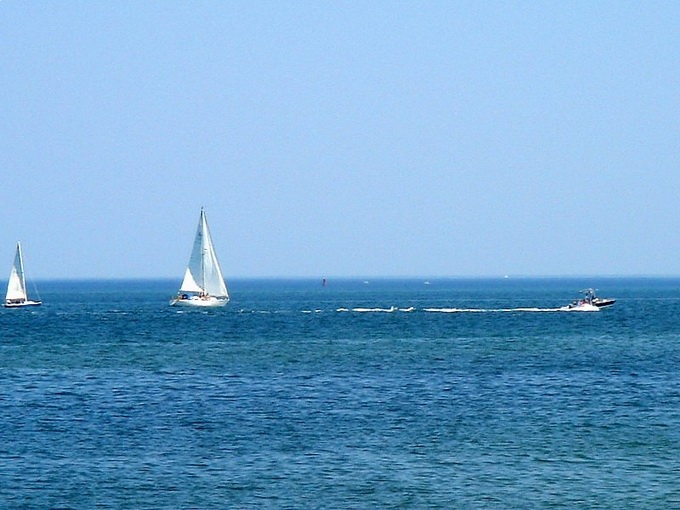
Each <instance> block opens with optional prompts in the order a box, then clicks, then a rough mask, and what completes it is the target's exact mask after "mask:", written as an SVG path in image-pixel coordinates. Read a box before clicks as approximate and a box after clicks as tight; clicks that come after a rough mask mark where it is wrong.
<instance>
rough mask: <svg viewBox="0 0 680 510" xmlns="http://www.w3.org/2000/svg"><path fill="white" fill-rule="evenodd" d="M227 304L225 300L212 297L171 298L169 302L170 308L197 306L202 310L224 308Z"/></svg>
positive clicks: (227, 300)
mask: <svg viewBox="0 0 680 510" xmlns="http://www.w3.org/2000/svg"><path fill="white" fill-rule="evenodd" d="M228 302H229V299H226V298H217V297H214V296H207V297H199V296H191V297H188V298H173V299H172V300H170V306H199V307H204V308H210V307H218V306H224V305H226V304H227V303H228Z"/></svg>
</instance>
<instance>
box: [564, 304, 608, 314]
mask: <svg viewBox="0 0 680 510" xmlns="http://www.w3.org/2000/svg"><path fill="white" fill-rule="evenodd" d="M564 310H566V311H568V312H599V311H600V309H599V308H598V307H597V306H595V305H591V304H590V303H578V304H571V305H568V306H566V307H564Z"/></svg>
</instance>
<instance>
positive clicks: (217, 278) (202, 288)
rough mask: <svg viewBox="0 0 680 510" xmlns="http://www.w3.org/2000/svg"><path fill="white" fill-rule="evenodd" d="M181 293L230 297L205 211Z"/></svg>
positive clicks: (202, 213)
mask: <svg viewBox="0 0 680 510" xmlns="http://www.w3.org/2000/svg"><path fill="white" fill-rule="evenodd" d="M180 291H181V292H205V293H207V294H209V295H211V296H215V297H224V298H228V297H229V293H228V292H227V286H226V284H225V283H224V276H223V275H222V269H221V268H220V264H219V262H218V260H217V254H216V253H215V248H214V247H213V243H212V237H211V236H210V230H209V229H208V221H207V220H206V217H205V212H204V211H203V209H201V217H200V219H199V221H198V228H197V229H196V238H195V239H194V247H193V249H192V250H191V257H189V265H188V266H187V270H186V272H185V273H184V280H183V281H182V286H181V288H180Z"/></svg>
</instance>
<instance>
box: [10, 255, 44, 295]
mask: <svg viewBox="0 0 680 510" xmlns="http://www.w3.org/2000/svg"><path fill="white" fill-rule="evenodd" d="M40 304H42V301H31V300H30V299H28V295H27V293H26V276H25V275H24V257H23V255H22V254H21V243H17V251H16V254H15V255H14V265H13V266H12V272H11V273H10V275H9V282H8V283H7V294H6V295H5V307H6V308H19V307H22V306H36V305H40Z"/></svg>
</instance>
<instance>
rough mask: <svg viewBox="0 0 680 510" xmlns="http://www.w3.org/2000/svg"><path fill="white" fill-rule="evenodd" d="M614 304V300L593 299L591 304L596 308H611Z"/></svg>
mask: <svg viewBox="0 0 680 510" xmlns="http://www.w3.org/2000/svg"><path fill="white" fill-rule="evenodd" d="M614 303H616V299H606V298H595V299H594V300H593V304H594V305H595V306H597V307H598V308H604V307H605V306H611V305H613V304H614Z"/></svg>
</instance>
